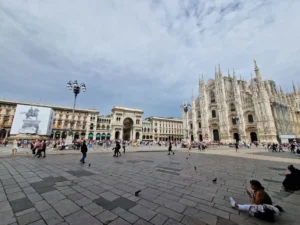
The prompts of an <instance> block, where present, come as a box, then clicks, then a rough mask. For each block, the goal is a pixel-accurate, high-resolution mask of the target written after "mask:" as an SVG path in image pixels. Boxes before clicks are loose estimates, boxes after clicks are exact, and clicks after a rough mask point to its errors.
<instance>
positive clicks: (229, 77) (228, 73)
mask: <svg viewBox="0 0 300 225" xmlns="http://www.w3.org/2000/svg"><path fill="white" fill-rule="evenodd" d="M228 77H229V78H231V75H230V72H229V69H228Z"/></svg>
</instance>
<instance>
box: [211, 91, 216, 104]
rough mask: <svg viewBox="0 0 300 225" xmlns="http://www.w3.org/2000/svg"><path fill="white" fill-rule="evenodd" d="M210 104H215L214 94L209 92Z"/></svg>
mask: <svg viewBox="0 0 300 225" xmlns="http://www.w3.org/2000/svg"><path fill="white" fill-rule="evenodd" d="M210 102H216V98H215V92H214V91H210Z"/></svg>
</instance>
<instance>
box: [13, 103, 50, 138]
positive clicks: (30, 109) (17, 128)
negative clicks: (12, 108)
mask: <svg viewBox="0 0 300 225" xmlns="http://www.w3.org/2000/svg"><path fill="white" fill-rule="evenodd" d="M54 116H55V113H54V110H53V109H51V108H46V107H38V106H31V105H17V108H16V112H15V116H14V120H13V124H12V127H11V131H10V134H12V135H16V134H37V135H49V136H50V135H51V132H52V124H53V120H54Z"/></svg>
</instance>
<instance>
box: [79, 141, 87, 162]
mask: <svg viewBox="0 0 300 225" xmlns="http://www.w3.org/2000/svg"><path fill="white" fill-rule="evenodd" d="M87 151H88V148H87V146H86V143H85V141H83V142H82V145H81V153H82V158H81V159H80V162H81V163H82V164H83V163H85V161H84V160H85V158H86V154H87Z"/></svg>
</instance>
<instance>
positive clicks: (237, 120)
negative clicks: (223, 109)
mask: <svg viewBox="0 0 300 225" xmlns="http://www.w3.org/2000/svg"><path fill="white" fill-rule="evenodd" d="M232 119H233V120H235V121H236V122H237V123H238V122H239V117H238V116H233V117H232ZM239 141H240V127H239V125H238V140H237V142H239Z"/></svg>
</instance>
